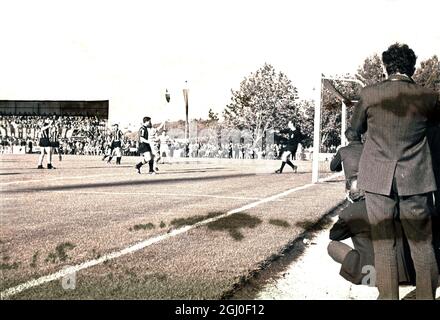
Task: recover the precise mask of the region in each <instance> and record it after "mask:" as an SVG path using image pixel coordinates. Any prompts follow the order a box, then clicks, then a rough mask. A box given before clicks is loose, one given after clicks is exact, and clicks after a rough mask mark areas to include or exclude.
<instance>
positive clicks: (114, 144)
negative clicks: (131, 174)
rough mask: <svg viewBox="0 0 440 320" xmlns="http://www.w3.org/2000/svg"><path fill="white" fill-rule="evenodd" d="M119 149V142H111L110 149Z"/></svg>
mask: <svg viewBox="0 0 440 320" xmlns="http://www.w3.org/2000/svg"><path fill="white" fill-rule="evenodd" d="M120 147H121V141H113V142H112V149H116V148H120Z"/></svg>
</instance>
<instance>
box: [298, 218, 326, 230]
mask: <svg viewBox="0 0 440 320" xmlns="http://www.w3.org/2000/svg"><path fill="white" fill-rule="evenodd" d="M328 223H329V219H325V218H321V219H320V220H319V221H316V220H307V219H306V220H301V221H298V222H296V223H295V225H296V226H297V227H300V228H302V229H304V230H307V231H309V232H317V231H321V230H324V229H325V228H326V227H327V226H328Z"/></svg>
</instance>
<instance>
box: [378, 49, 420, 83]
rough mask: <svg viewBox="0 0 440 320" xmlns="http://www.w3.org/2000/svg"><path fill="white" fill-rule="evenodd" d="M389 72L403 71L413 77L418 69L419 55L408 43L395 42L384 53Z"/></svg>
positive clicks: (384, 62) (383, 56)
mask: <svg viewBox="0 0 440 320" xmlns="http://www.w3.org/2000/svg"><path fill="white" fill-rule="evenodd" d="M382 61H383V64H384V65H385V69H386V70H387V72H388V74H394V73H397V72H399V73H402V74H406V75H407V76H409V77H411V76H412V75H413V74H414V71H415V70H416V68H415V65H416V61H417V56H416V54H415V53H414V51H413V50H412V49H410V48H409V47H408V45H406V44H400V43H395V44H393V45H392V46H390V47H389V48H388V50H387V51H384V52H383V53H382Z"/></svg>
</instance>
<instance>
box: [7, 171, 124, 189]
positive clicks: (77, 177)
mask: <svg viewBox="0 0 440 320" xmlns="http://www.w3.org/2000/svg"><path fill="white" fill-rule="evenodd" d="M107 176H112V177H116V176H119V177H121V176H127V175H126V174H124V175H122V174H119V175H115V174H114V173H113V174H111V173H107V174H94V175H89V176H72V177H66V176H64V177H57V178H45V179H37V180H19V181H10V182H1V183H0V185H2V186H5V185H10V184H17V183H32V182H47V181H56V180H70V179H84V178H95V177H107Z"/></svg>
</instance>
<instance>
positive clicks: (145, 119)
mask: <svg viewBox="0 0 440 320" xmlns="http://www.w3.org/2000/svg"><path fill="white" fill-rule="evenodd" d="M150 120H151V118H150V117H144V118H143V119H142V122H143V123H145V122H147V121H150Z"/></svg>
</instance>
